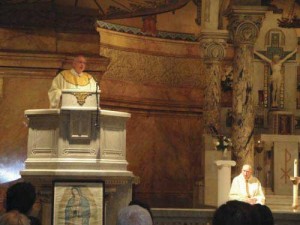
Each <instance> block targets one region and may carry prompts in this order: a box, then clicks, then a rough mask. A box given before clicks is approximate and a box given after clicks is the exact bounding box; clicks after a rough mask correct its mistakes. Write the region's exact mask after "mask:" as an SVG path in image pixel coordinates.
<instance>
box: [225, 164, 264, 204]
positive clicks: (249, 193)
mask: <svg viewBox="0 0 300 225" xmlns="http://www.w3.org/2000/svg"><path fill="white" fill-rule="evenodd" d="M252 173H253V170H252V167H251V166H250V165H244V166H243V168H242V172H241V174H240V175H238V176H236V177H235V178H234V179H233V181H232V184H231V189H230V192H229V200H238V201H243V202H247V203H249V204H251V205H254V204H262V205H263V204H265V195H264V193H263V190H262V187H261V184H260V182H259V180H258V179H257V178H256V177H254V176H252Z"/></svg>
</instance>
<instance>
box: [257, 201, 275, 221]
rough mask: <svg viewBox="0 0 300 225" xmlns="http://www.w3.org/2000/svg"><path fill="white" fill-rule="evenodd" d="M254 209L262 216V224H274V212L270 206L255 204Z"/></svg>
mask: <svg viewBox="0 0 300 225" xmlns="http://www.w3.org/2000/svg"><path fill="white" fill-rule="evenodd" d="M253 207H254V209H255V210H256V211H257V213H258V214H259V217H260V221H261V224H263V225H274V218H273V214H272V212H271V210H270V208H269V207H268V206H265V205H261V204H255V205H253Z"/></svg>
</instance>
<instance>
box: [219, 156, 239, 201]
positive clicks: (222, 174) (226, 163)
mask: <svg viewBox="0 0 300 225" xmlns="http://www.w3.org/2000/svg"><path fill="white" fill-rule="evenodd" d="M215 164H216V165H217V167H218V206H220V205H222V204H224V203H225V202H227V201H228V195H229V191H230V185H231V167H232V166H235V165H236V162H235V161H232V160H217V161H215Z"/></svg>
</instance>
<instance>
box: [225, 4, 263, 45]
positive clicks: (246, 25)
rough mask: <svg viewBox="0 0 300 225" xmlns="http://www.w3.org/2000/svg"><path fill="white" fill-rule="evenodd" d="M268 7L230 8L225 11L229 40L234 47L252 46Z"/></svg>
mask: <svg viewBox="0 0 300 225" xmlns="http://www.w3.org/2000/svg"><path fill="white" fill-rule="evenodd" d="M267 10H268V7H263V6H231V7H229V8H228V10H227V11H226V13H225V15H226V16H227V17H228V20H229V24H228V30H229V34H230V39H231V40H232V41H233V43H234V44H235V45H239V44H250V45H254V43H255V41H256V39H257V36H258V33H259V30H260V27H261V24H262V20H263V18H264V16H265V13H266V12H267Z"/></svg>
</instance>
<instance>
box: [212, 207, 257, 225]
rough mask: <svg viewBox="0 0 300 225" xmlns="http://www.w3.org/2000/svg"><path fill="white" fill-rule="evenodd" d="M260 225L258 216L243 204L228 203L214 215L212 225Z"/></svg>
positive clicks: (251, 208)
mask: <svg viewBox="0 0 300 225" xmlns="http://www.w3.org/2000/svg"><path fill="white" fill-rule="evenodd" d="M254 224H255V225H260V224H261V223H260V219H259V215H258V213H257V212H256V210H254V208H253V207H252V206H251V205H250V204H248V203H245V202H241V201H228V202H227V203H225V204H223V205H221V206H220V207H219V208H218V209H217V210H216V211H215V213H214V216H213V221H212V225H254Z"/></svg>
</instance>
